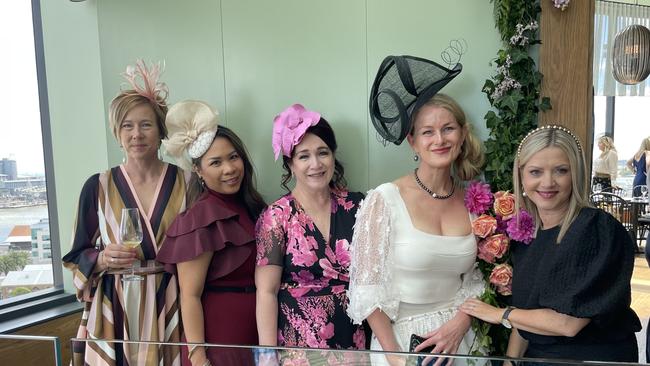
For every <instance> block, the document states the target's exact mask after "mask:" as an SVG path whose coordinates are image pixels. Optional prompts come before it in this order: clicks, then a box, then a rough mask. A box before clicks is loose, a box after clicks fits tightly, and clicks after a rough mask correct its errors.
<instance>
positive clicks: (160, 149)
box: [158, 141, 163, 161]
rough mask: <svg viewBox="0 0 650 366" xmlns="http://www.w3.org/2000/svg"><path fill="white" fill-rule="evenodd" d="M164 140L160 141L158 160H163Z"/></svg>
mask: <svg viewBox="0 0 650 366" xmlns="http://www.w3.org/2000/svg"><path fill="white" fill-rule="evenodd" d="M162 159H163V156H162V141H160V142H158V160H160V161H162Z"/></svg>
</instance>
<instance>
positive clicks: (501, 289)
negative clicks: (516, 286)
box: [497, 284, 512, 296]
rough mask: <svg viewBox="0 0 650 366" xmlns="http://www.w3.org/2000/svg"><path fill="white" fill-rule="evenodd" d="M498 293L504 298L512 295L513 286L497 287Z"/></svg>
mask: <svg viewBox="0 0 650 366" xmlns="http://www.w3.org/2000/svg"><path fill="white" fill-rule="evenodd" d="M497 292H498V293H500V294H501V295H503V296H510V295H512V284H510V285H508V286H497Z"/></svg>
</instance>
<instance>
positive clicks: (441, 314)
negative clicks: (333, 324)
mask: <svg viewBox="0 0 650 366" xmlns="http://www.w3.org/2000/svg"><path fill="white" fill-rule="evenodd" d="M476 250H477V249H476V238H475V237H474V235H473V234H469V235H466V236H442V235H433V234H429V233H425V232H423V231H421V230H418V229H416V228H415V227H414V226H413V223H412V221H411V218H410V216H409V213H408V210H407V208H406V205H405V203H404V201H403V200H402V197H401V195H400V193H399V189H398V188H397V186H396V185H395V184H393V183H385V184H382V185H380V186H379V187H377V188H376V189H375V190H372V191H370V192H368V196H367V197H366V199H365V200H364V201H363V203H362V204H361V207H360V209H359V211H358V213H357V220H356V224H355V228H354V236H353V238H352V263H351V266H350V288H349V291H348V297H349V299H350V304H349V306H348V315H349V316H350V318H351V319H352V320H353V321H354V322H355V323H361V322H362V321H363V320H364V319H366V318H367V317H368V316H369V315H370V314H371V313H372V312H373V311H374V310H375V309H381V311H383V312H384V313H385V314H386V315H387V316H388V317H389V318H390V319H391V321H392V322H393V332H394V333H395V337H396V339H397V342H398V343H399V345H400V347H401V350H402V351H405V352H406V351H408V344H409V339H410V336H411V334H418V335H424V334H426V333H428V332H430V331H432V330H435V329H437V328H439V327H440V326H441V325H443V324H444V323H446V322H447V321H448V320H450V319H451V318H453V316H454V315H455V314H456V312H457V311H458V306H459V305H460V304H462V303H463V301H465V299H467V298H469V297H476V296H479V295H480V294H482V293H483V290H484V288H485V283H484V281H483V279H482V276H481V273H480V271H479V270H478V268H477V267H476ZM473 341H474V332H473V331H472V330H471V329H470V330H469V332H468V333H467V334H466V335H465V337H464V338H463V340H462V342H461V344H460V346H459V348H458V351H457V353H458V354H468V353H469V352H470V351H471V350H470V347H471V346H472V343H473ZM370 348H371V349H373V350H381V345H380V344H379V341H378V340H377V338H376V337H375V336H374V335H373V337H372V342H371V347H370ZM474 349H476V345H474ZM472 350H473V349H472ZM377 356H378V357H373V365H381V364H387V363H386V361H385V357H383V355H377ZM455 364H460V363H459V362H455Z"/></svg>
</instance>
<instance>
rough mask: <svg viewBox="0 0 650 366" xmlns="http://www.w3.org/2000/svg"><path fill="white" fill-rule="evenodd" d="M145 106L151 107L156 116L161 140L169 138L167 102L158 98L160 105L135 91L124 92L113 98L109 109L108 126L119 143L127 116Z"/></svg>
mask: <svg viewBox="0 0 650 366" xmlns="http://www.w3.org/2000/svg"><path fill="white" fill-rule="evenodd" d="M143 104H146V105H149V106H151V109H152V110H153V112H154V114H155V115H156V124H157V125H158V131H159V133H160V139H161V140H162V139H165V138H167V126H166V125H165V118H166V115H167V104H165V100H164V99H162V98H158V103H153V102H152V101H151V100H149V98H147V97H145V96H143V95H141V94H138V93H137V92H136V91H135V90H124V91H122V92H120V93H119V94H118V95H117V96H116V97H115V98H113V100H112V101H111V104H110V106H109V109H108V125H109V126H110V128H111V131H112V132H113V135H114V136H115V138H116V139H117V140H118V141H119V139H120V127H121V125H122V121H124V118H126V115H127V114H128V113H129V112H130V111H131V110H132V109H133V108H135V107H138V106H140V105H143Z"/></svg>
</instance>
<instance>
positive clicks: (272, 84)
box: [223, 0, 368, 200]
mask: <svg viewBox="0 0 650 366" xmlns="http://www.w3.org/2000/svg"><path fill="white" fill-rule="evenodd" d="M223 32H224V55H225V71H226V101H227V105H226V109H227V115H228V121H227V124H228V126H230V127H232V128H233V129H234V130H235V131H236V132H237V133H238V134H240V136H241V137H242V139H243V140H244V142H245V143H246V144H247V146H248V148H249V150H250V152H251V155H252V156H253V158H254V160H255V165H256V168H257V173H258V182H259V186H260V190H261V192H262V193H263V194H264V196H265V197H266V198H267V199H268V200H273V199H275V198H277V197H278V196H279V195H280V194H282V193H283V189H282V188H281V187H280V176H281V173H282V168H281V165H282V164H281V161H280V160H278V162H274V160H273V153H272V148H271V130H272V126H273V118H274V117H275V115H276V114H278V113H279V112H280V111H281V110H283V109H284V108H285V107H287V106H289V105H290V104H292V103H302V104H303V105H305V106H306V107H307V108H309V109H313V110H316V111H319V112H320V113H321V114H322V115H323V116H324V117H325V118H326V119H327V120H328V121H329V122H331V124H332V126H333V128H334V130H335V133H336V136H337V140H338V144H339V146H340V150H339V151H338V155H337V157H338V158H340V159H341V160H342V161H343V163H344V165H345V168H346V170H347V174H346V176H347V178H348V181H349V183H350V186H351V188H352V189H357V190H362V189H363V190H365V187H366V186H367V172H368V168H367V161H366V154H365V151H366V149H367V138H366V136H367V131H366V108H365V105H366V100H367V96H366V83H367V80H366V73H367V70H366V54H365V49H366V47H365V46H366V45H365V4H364V2H363V1H345V0H331V1H300V0H292V1H269V2H266V1H265V2H262V1H254V0H223Z"/></svg>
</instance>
